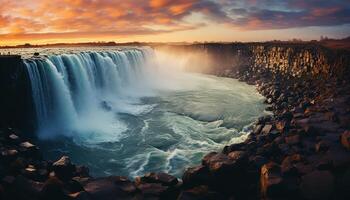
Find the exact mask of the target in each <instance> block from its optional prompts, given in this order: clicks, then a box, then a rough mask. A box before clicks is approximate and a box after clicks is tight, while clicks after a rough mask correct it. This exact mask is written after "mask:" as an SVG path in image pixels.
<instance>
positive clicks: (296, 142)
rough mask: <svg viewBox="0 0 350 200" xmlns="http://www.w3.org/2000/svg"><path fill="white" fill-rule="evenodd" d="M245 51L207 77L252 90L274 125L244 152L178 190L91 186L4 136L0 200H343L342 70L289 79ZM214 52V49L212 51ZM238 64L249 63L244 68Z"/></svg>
mask: <svg viewBox="0 0 350 200" xmlns="http://www.w3.org/2000/svg"><path fill="white" fill-rule="evenodd" d="M204 48H205V47H204ZM210 48H212V47H211V46H210ZM225 48H226V47H225ZM244 48H245V47H244ZM287 48H290V47H287ZM293 48H295V47H293ZM298 48H299V47H298ZM298 48H296V49H298ZM213 49H215V48H213ZM229 49H231V50H232V48H231V47H230V48H229ZM245 49H247V52H245V53H244V52H242V51H235V53H236V52H240V53H239V54H238V53H237V55H245V56H244V57H240V58H239V59H238V60H237V59H235V61H236V64H237V65H235V66H233V65H232V63H231V64H230V63H227V65H226V67H225V68H219V69H216V70H215V71H213V72H211V73H213V74H216V75H219V76H225V77H233V78H238V79H239V80H242V81H245V82H247V83H249V84H256V85H257V89H258V91H259V92H260V93H261V94H262V95H264V96H265V97H266V103H268V104H269V106H268V110H270V111H273V113H274V115H273V116H272V117H263V118H260V119H259V120H258V121H257V123H256V125H255V128H254V131H253V132H252V133H251V134H250V135H249V138H248V139H247V140H246V141H245V142H243V143H240V144H233V145H230V146H227V147H225V148H224V149H223V151H222V152H211V153H208V154H207V155H206V156H205V157H204V158H203V160H202V164H201V165H199V166H196V167H191V168H189V169H188V170H186V171H185V173H184V175H183V177H182V180H179V179H176V178H175V177H173V176H171V175H168V174H165V173H149V174H146V175H144V176H142V177H137V178H136V179H135V180H129V179H127V178H126V177H121V176H112V177H105V178H93V177H90V176H89V173H88V169H87V168H86V167H83V166H75V165H74V164H73V163H71V162H70V160H69V158H67V157H62V158H61V159H59V160H57V161H55V162H50V161H44V160H43V159H42V157H41V155H40V149H38V147H36V146H35V144H32V142H31V141H30V139H29V138H28V136H27V134H26V133H21V132H20V131H16V130H13V129H8V128H6V129H2V134H1V140H0V143H1V147H2V148H1V167H2V168H1V169H0V175H1V177H0V178H1V183H0V184H1V185H0V195H1V196H2V197H3V199H159V198H160V199H348V198H349V193H348V192H347V188H348V187H349V185H350V151H349V148H350V133H349V131H348V130H349V129H350V127H349V124H350V110H349V108H350V106H349V103H350V85H349V73H348V72H349V70H348V69H349V67H348V66H347V65H346V62H345V64H344V63H342V64H338V65H337V67H333V68H332V67H330V65H329V63H327V62H324V61H323V58H322V57H323V56H320V57H317V58H318V61H319V62H318V61H317V62H316V61H315V62H310V63H316V64H313V65H312V68H311V69H310V68H308V66H305V65H303V66H305V70H300V68H295V70H294V68H293V70H289V69H291V66H290V64H284V65H283V67H280V66H281V65H277V64H276V65H273V64H274V62H275V61H274V60H272V61H271V59H276V62H280V59H282V60H285V61H287V60H289V58H288V56H285V57H283V56H282V57H283V58H277V54H276V53H278V52H279V51H280V50H281V51H282V52H289V51H288V50H286V51H284V50H283V49H280V50H272V51H269V49H265V50H261V52H260V53H259V52H256V51H254V50H259V49H260V47H253V48H245ZM251 49H253V51H252V50H251ZM277 49H278V48H277ZM306 49H307V48H306ZM221 50H222V47H220V46H219V47H217V48H216V50H215V51H217V52H219V53H220V51H221ZM252 52H255V53H254V56H253V57H251V53H252ZM268 52H270V53H268ZM315 54H316V55H319V54H320V53H319V52H315ZM288 55H289V54H288ZM293 55H294V54H293ZM303 55H304V54H303ZM305 55H307V56H305V57H300V56H299V54H297V56H296V57H297V58H298V59H296V61H295V62H299V61H300V64H303V63H306V62H307V60H311V59H312V54H311V56H310V55H308V54H305ZM333 55H334V54H332V56H333ZM264 57H265V58H264ZM236 58H238V57H236ZM247 58H249V59H250V58H254V63H250V62H252V60H248V59H247ZM259 58H260V59H259ZM298 60H299V61H298ZM335 60H337V59H335ZM243 61H245V62H243ZM269 62H271V63H272V65H271V66H272V67H267V68H265V67H263V66H262V64H264V63H268V64H269V66H270V64H271V63H269ZM244 63H245V64H244ZM246 63H250V64H249V65H247V64H246ZM242 64H244V65H242ZM276 66H279V68H278V69H286V71H284V70H276V69H277V67H276ZM320 66H322V67H320ZM321 68H322V70H318V69H321ZM329 70H331V71H332V76H331V75H330V74H329V72H330V71H329ZM299 72H300V73H299ZM311 72H312V73H311ZM293 74H297V76H294V75H293Z"/></svg>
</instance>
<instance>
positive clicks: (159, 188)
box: [137, 183, 168, 198]
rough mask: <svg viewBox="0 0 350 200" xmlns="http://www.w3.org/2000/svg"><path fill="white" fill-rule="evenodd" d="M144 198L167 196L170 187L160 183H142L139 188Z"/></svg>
mask: <svg viewBox="0 0 350 200" xmlns="http://www.w3.org/2000/svg"><path fill="white" fill-rule="evenodd" d="M137 188H138V189H139V190H140V191H141V193H142V195H143V196H144V197H157V198H159V197H161V196H163V195H165V192H166V191H167V189H168V187H167V186H163V185H162V184H160V183H141V184H139V185H138V186H137Z"/></svg>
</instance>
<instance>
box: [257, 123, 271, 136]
mask: <svg viewBox="0 0 350 200" xmlns="http://www.w3.org/2000/svg"><path fill="white" fill-rule="evenodd" d="M271 129H272V125H271V124H266V125H265V126H264V128H263V129H262V130H261V132H260V133H261V134H264V135H267V134H269V133H270V131H271Z"/></svg>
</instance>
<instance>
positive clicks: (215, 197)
mask: <svg viewBox="0 0 350 200" xmlns="http://www.w3.org/2000/svg"><path fill="white" fill-rule="evenodd" d="M201 199H202V200H204V199H206V200H221V199H226V198H224V197H223V196H222V195H221V194H219V193H217V192H214V191H210V190H209V188H208V186H205V185H201V186H197V187H194V188H191V189H188V190H184V191H182V192H181V193H180V195H179V197H178V198H177V200H201Z"/></svg>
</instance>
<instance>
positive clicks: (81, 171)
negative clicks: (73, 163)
mask: <svg viewBox="0 0 350 200" xmlns="http://www.w3.org/2000/svg"><path fill="white" fill-rule="evenodd" d="M76 173H77V174H78V175H79V176H80V177H89V176H90V175H89V174H90V171H89V168H87V167H86V166H77V167H76Z"/></svg>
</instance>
